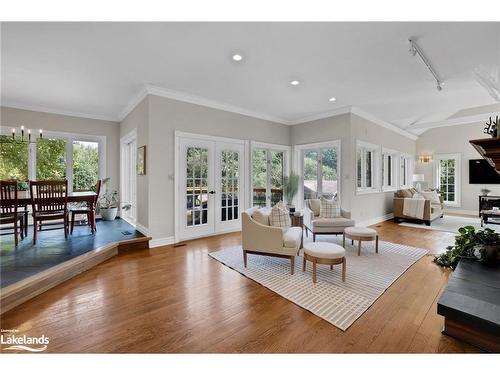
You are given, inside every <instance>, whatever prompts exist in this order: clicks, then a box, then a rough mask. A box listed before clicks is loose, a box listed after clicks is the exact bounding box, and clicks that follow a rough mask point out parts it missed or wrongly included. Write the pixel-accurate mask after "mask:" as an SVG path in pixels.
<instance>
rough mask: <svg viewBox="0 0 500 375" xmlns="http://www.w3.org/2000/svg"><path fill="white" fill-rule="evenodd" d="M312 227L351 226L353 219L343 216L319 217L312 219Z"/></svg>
mask: <svg viewBox="0 0 500 375" xmlns="http://www.w3.org/2000/svg"><path fill="white" fill-rule="evenodd" d="M312 225H313V228H314V227H352V226H354V220H351V219H346V218H344V217H333V218H326V217H319V218H317V219H314V220H313V221H312Z"/></svg>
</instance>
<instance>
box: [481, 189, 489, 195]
mask: <svg viewBox="0 0 500 375" xmlns="http://www.w3.org/2000/svg"><path fill="white" fill-rule="evenodd" d="M489 193H491V190H490V189H481V194H482V195H484V196H486V195H488V194H489Z"/></svg>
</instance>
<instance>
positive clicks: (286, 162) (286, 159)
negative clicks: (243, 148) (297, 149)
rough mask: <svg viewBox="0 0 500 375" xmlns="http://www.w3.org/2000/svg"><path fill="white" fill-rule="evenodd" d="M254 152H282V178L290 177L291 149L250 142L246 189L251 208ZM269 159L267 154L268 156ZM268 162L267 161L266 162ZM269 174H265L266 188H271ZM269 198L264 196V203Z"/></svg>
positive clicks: (271, 144) (272, 144) (277, 145)
mask: <svg viewBox="0 0 500 375" xmlns="http://www.w3.org/2000/svg"><path fill="white" fill-rule="evenodd" d="M254 150H266V151H282V152H283V178H285V177H286V176H289V175H290V165H291V163H290V158H291V147H290V146H285V145H280V144H274V143H264V142H257V141H250V150H249V151H250V152H249V157H248V160H249V179H248V180H249V181H250V184H249V185H250V186H249V187H248V196H249V207H253V152H254ZM268 157H269V154H268ZM268 161H269V160H268ZM270 179H271V174H270V173H268V174H267V186H268V187H269V186H271V181H270ZM268 200H269V198H268V197H267V195H266V202H267V201H268Z"/></svg>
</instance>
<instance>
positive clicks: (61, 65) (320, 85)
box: [1, 22, 500, 129]
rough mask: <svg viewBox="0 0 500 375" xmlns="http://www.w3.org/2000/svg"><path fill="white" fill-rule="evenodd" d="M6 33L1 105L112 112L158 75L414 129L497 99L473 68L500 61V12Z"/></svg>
mask: <svg viewBox="0 0 500 375" xmlns="http://www.w3.org/2000/svg"><path fill="white" fill-rule="evenodd" d="M409 37H412V38H413V39H414V40H416V41H417V43H418V44H419V45H420V47H421V49H422V50H423V51H424V53H425V54H426V55H427V57H428V58H429V59H430V61H431V63H432V65H433V66H434V68H435V69H436V70H437V72H438V74H439V75H440V76H441V79H442V80H443V81H444V88H443V90H442V91H441V92H438V91H437V90H436V82H435V80H434V78H433V77H432V75H431V74H430V72H429V71H428V70H427V68H426V67H425V65H424V64H423V63H422V61H421V60H420V59H419V58H418V57H417V56H411V55H410V53H409V43H408V38H409ZM1 38H2V45H1V53H2V54H1V63H2V66H1V74H2V77H1V78H2V80H1V81H2V82H1V88H2V96H1V98H2V102H3V105H10V106H19V107H25V108H47V109H53V110H58V111H63V112H68V113H79V114H85V115H87V116H89V117H92V116H94V117H96V118H110V119H118V118H119V117H120V114H121V113H123V111H124V109H125V108H127V106H130V102H131V100H132V99H133V98H134V97H136V96H137V94H138V92H140V90H141V89H142V88H143V87H144V85H152V86H155V87H159V88H164V89H168V90H170V91H175V92H179V93H182V94H185V95H188V96H195V97H199V98H204V99H207V100H209V101H210V102H212V103H219V104H222V105H223V106H224V105H225V106H226V107H228V108H235V109H241V111H243V112H245V111H246V112H245V113H251V114H253V115H255V116H257V117H262V118H267V119H273V120H276V121H279V122H282V123H296V122H300V121H303V120H307V119H308V118H313V117H320V116H323V115H324V116H326V115H327V114H328V113H332V111H335V110H337V109H339V108H342V107H346V106H356V107H359V108H361V109H362V110H363V111H366V112H369V113H371V114H372V115H373V116H376V117H378V118H380V119H382V120H384V121H387V122H390V123H392V124H395V125H397V126H399V127H401V128H408V129H411V124H415V123H423V122H426V121H434V122H435V121H437V120H439V119H446V118H449V117H450V116H452V115H453V114H454V113H456V112H458V111H460V110H463V109H465V108H469V107H478V106H488V105H491V104H494V103H495V101H494V100H493V99H492V98H491V97H490V96H489V95H488V93H487V91H486V90H485V89H484V88H483V87H481V86H480V85H479V84H478V83H477V82H476V81H475V80H474V77H473V75H472V71H473V70H474V68H476V67H478V66H479V65H484V66H486V67H488V68H495V67H498V66H500V23H470V22H469V23H443V22H439V23H426V22H421V23H420V22H419V23H389V22H383V23H352V22H332V23H180V22H177V23H172V22H162V23H125V22H123V23H110V22H103V23H88V22H81V23H50V22H49V23H2V29H1ZM235 53H239V54H241V55H242V56H243V60H242V61H241V62H238V63H236V62H234V61H233V60H232V59H231V56H232V55H233V54H235ZM293 79H297V80H300V82H301V84H300V85H298V86H291V85H290V84H289V82H290V81H291V80H293ZM332 96H333V97H336V98H337V100H336V101H335V102H333V103H332V102H330V101H329V100H328V99H329V98H330V97H332ZM409 126H410V127H409Z"/></svg>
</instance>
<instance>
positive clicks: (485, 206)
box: [479, 195, 500, 217]
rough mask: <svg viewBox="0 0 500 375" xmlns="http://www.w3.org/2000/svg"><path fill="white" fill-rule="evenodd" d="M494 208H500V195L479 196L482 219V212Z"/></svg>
mask: <svg viewBox="0 0 500 375" xmlns="http://www.w3.org/2000/svg"><path fill="white" fill-rule="evenodd" d="M493 207H500V195H480V196H479V217H481V211H487V210H491V209H493Z"/></svg>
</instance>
